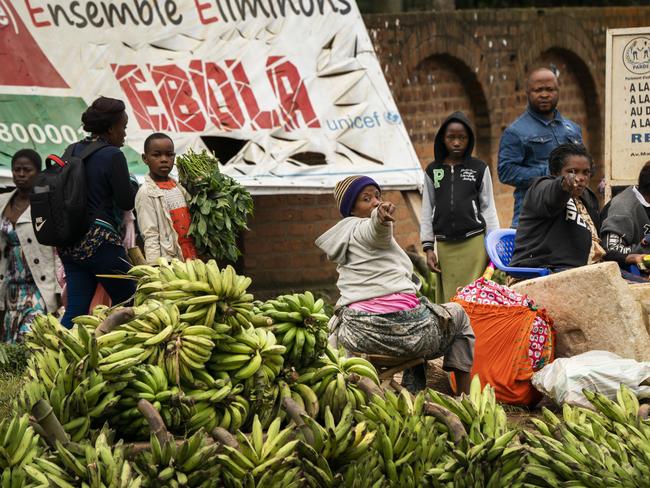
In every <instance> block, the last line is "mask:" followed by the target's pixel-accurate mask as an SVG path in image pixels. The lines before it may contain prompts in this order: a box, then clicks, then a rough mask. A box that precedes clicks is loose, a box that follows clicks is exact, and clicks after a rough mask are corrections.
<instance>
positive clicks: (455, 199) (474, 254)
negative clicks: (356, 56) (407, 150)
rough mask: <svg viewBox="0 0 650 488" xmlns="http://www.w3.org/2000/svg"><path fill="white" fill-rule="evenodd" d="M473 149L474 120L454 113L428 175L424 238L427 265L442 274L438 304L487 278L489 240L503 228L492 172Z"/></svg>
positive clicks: (444, 125) (438, 138) (438, 142)
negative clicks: (485, 244) (487, 236)
mask: <svg viewBox="0 0 650 488" xmlns="http://www.w3.org/2000/svg"><path fill="white" fill-rule="evenodd" d="M473 148H474V132H473V130H472V128H471V126H470V123H469V120H468V119H467V117H466V116H465V115H464V114H463V113H462V112H454V113H453V114H451V115H450V116H449V117H447V119H446V120H445V121H444V122H443V123H442V125H441V126H440V129H439V130H438V133H437V134H436V138H435V141H434V156H435V159H434V161H433V162H432V163H430V164H429V166H427V168H426V170H425V178H424V181H425V185H424V192H423V196H422V219H421V224H420V238H421V240H422V246H423V248H424V251H425V252H426V254H427V264H428V265H429V267H430V268H431V270H432V271H435V272H437V273H439V280H438V286H437V287H436V301H437V302H438V303H443V302H447V301H449V299H450V298H451V297H453V296H454V295H455V294H456V289H457V288H459V287H462V286H465V285H467V284H469V283H471V282H472V281H474V280H475V279H476V278H478V277H479V276H481V275H482V274H483V272H484V270H485V267H486V265H487V255H486V253H485V246H484V244H483V239H484V237H485V234H486V232H489V231H491V230H493V229H497V228H498V227H499V218H498V217H497V212H496V206H495V203H494V194H493V192H492V179H491V176H490V169H489V167H488V165H487V164H485V162H483V161H481V160H480V159H476V158H474V157H472V150H473Z"/></svg>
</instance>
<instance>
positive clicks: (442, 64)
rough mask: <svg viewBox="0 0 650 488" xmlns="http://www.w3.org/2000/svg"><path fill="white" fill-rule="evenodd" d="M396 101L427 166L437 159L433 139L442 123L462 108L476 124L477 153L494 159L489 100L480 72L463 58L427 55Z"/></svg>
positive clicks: (411, 75) (405, 83) (404, 85)
mask: <svg viewBox="0 0 650 488" xmlns="http://www.w3.org/2000/svg"><path fill="white" fill-rule="evenodd" d="M396 102H397V105H398V107H399V110H400V113H401V115H402V119H403V120H404V125H405V127H406V130H407V132H408V134H409V136H410V138H411V141H412V142H413V145H414V146H415V151H416V153H417V155H418V157H419V158H420V162H421V163H422V165H423V166H425V165H426V164H427V163H429V162H430V161H432V160H433V140H434V137H435V135H436V132H437V130H438V128H439V127H440V124H441V123H442V121H443V120H444V119H445V118H446V117H447V116H448V115H449V114H451V113H452V112H455V111H458V110H460V111H462V112H464V113H465V114H466V115H467V116H468V117H469V119H470V120H471V122H472V124H473V125H474V130H475V132H476V147H475V149H474V154H475V155H476V156H478V157H480V158H482V159H484V160H485V161H489V160H490V154H491V153H490V150H491V149H490V144H491V141H490V119H489V114H488V109H487V102H486V100H485V95H484V93H483V89H482V87H481V84H480V82H479V81H478V79H477V77H476V75H475V74H474V73H473V72H472V71H471V69H470V68H469V67H468V66H467V65H466V64H465V63H464V62H463V61H461V60H459V59H458V58H456V57H453V56H450V55H447V54H436V55H433V56H429V57H427V58H425V59H424V60H422V61H421V62H420V63H418V64H417V66H416V67H415V69H414V70H412V72H411V73H409V74H408V76H406V77H405V79H404V82H403V85H402V87H401V89H400V90H399V91H398V92H397V93H396Z"/></svg>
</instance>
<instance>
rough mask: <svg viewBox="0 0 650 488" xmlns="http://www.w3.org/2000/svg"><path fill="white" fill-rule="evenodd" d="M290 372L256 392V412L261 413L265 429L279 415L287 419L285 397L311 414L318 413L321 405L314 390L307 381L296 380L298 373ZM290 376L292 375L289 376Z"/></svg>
mask: <svg viewBox="0 0 650 488" xmlns="http://www.w3.org/2000/svg"><path fill="white" fill-rule="evenodd" d="M288 373H289V374H288V375H283V376H280V377H278V378H276V379H275V381H274V382H273V383H272V384H270V385H268V386H267V387H266V388H265V389H264V390H263V391H262V392H261V394H260V393H256V394H255V395H256V396H255V403H254V406H255V412H257V414H258V415H259V418H260V421H261V423H262V427H263V428H265V429H266V428H268V426H269V424H270V423H271V422H272V421H273V420H275V419H276V418H278V417H279V418H280V419H281V420H282V421H283V422H284V421H285V420H286V419H287V414H286V411H285V409H284V399H285V398H291V399H292V400H293V401H294V402H296V404H298V406H300V407H301V408H302V409H304V410H305V411H306V412H307V414H308V415H309V416H311V417H313V418H315V417H316V416H317V415H318V411H319V408H320V407H319V402H318V397H317V396H316V393H314V390H312V389H311V387H310V386H308V385H306V384H305V383H297V382H296V380H295V376H296V373H293V372H288ZM289 376H292V377H291V378H289Z"/></svg>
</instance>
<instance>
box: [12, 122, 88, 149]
mask: <svg viewBox="0 0 650 488" xmlns="http://www.w3.org/2000/svg"><path fill="white" fill-rule="evenodd" d="M85 135H86V133H85V132H84V131H83V129H82V128H79V129H78V130H75V129H74V128H72V127H71V126H69V125H65V124H64V125H61V126H56V125H53V124H46V125H44V126H41V125H39V124H34V123H32V124H29V125H27V127H25V126H24V125H23V124H20V123H18V122H14V123H8V122H7V123H5V122H0V142H14V141H16V142H19V143H21V144H26V143H28V142H30V141H31V142H33V143H35V144H44V143H46V142H50V143H52V144H63V143H64V142H67V143H69V144H72V143H73V142H77V141H78V140H79V139H80V138H83V137H84V136H85Z"/></svg>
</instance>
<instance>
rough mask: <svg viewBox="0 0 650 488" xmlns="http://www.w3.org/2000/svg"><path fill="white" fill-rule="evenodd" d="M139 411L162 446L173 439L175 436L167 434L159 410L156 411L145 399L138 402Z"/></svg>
mask: <svg viewBox="0 0 650 488" xmlns="http://www.w3.org/2000/svg"><path fill="white" fill-rule="evenodd" d="M138 410H140V413H142V416H143V417H144V418H145V420H146V421H147V423H148V424H149V430H150V431H151V432H152V433H153V435H155V436H156V437H157V438H158V442H160V444H161V445H163V444H164V443H165V442H168V441H169V440H171V439H172V438H173V436H172V435H171V434H170V433H169V432H167V427H165V422H164V421H163V419H162V417H161V416H160V413H158V410H156V409H155V408H154V406H153V405H152V404H151V403H149V402H148V401H147V400H145V399H144V398H143V399H140V400H139V401H138Z"/></svg>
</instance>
